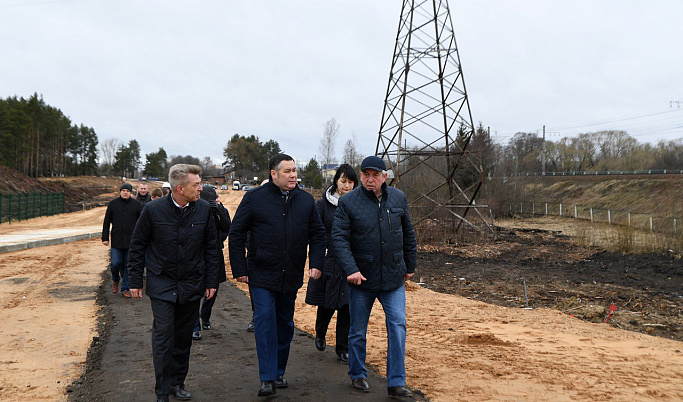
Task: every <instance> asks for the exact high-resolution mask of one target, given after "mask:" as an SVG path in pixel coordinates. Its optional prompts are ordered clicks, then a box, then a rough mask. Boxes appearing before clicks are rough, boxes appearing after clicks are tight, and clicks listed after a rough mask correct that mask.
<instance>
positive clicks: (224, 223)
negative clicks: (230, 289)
mask: <svg viewBox="0 0 683 402" xmlns="http://www.w3.org/2000/svg"><path fill="white" fill-rule="evenodd" d="M211 215H212V216H213V221H214V223H215V224H216V235H217V238H216V241H217V242H218V243H217V244H218V247H217V248H218V274H217V277H216V278H217V279H218V283H223V282H225V281H227V280H228V277H227V275H226V274H225V256H224V255H223V247H225V239H227V238H228V233H229V232H230V212H228V210H227V209H225V207H224V206H223V205H221V204H217V205H216V206H213V205H212V206H211Z"/></svg>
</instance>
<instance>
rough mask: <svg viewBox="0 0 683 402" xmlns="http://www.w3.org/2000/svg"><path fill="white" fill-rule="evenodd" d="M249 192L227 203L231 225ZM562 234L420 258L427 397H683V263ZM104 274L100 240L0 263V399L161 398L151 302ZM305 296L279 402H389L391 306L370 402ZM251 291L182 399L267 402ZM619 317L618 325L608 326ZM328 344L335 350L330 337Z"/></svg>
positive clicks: (86, 219)
mask: <svg viewBox="0 0 683 402" xmlns="http://www.w3.org/2000/svg"><path fill="white" fill-rule="evenodd" d="M242 194H243V193H242V192H237V191H224V192H222V194H221V199H222V200H223V201H224V204H225V205H226V206H227V207H228V209H229V210H230V212H231V215H234V212H235V209H236V207H237V205H238V204H239V201H240V200H241V196H242ZM111 196H112V197H113V196H115V193H113V194H111ZM103 214H104V208H95V209H91V210H86V211H81V212H75V213H71V214H62V215H58V216H52V217H44V218H35V219H31V220H28V221H23V222H18V223H12V224H2V225H0V239H1V238H3V236H5V235H9V234H14V235H15V236H16V235H18V234H21V233H31V232H32V231H36V230H40V229H45V230H48V229H55V228H70V229H73V228H77V227H84V228H88V230H90V229H89V228H92V227H96V226H98V225H99V224H101V222H102V217H103ZM558 225H561V223H557V222H555V221H532V222H528V221H521V222H505V223H502V225H501V226H504V227H505V228H501V229H499V234H500V236H499V239H498V240H496V241H493V242H486V243H485V244H461V245H459V246H458V247H454V248H451V247H449V248H444V247H441V246H437V245H421V246H420V252H419V256H418V268H417V274H416V276H415V277H414V278H413V281H411V282H410V283H408V284H407V319H408V343H407V350H406V370H407V382H408V384H407V385H408V386H409V387H410V388H411V389H413V390H416V391H417V394H418V397H420V395H424V397H425V398H428V399H430V400H462V401H488V400H497V401H513V400H514V401H518V400H526V401H536V400H537V401H544V400H582V401H596V400H598V401H626V400H628V401H631V400H653V401H654V400H658V401H660V400H671V401H674V400H681V399H683V343H681V334H680V332H681V331H680V330H681V311H682V310H683V309H682V308H681V307H682V306H681V300H682V297H681V296H682V295H681V289H683V264H682V263H681V260H680V259H678V258H677V257H676V256H669V255H655V254H646V255H629V254H626V255H622V254H615V253H607V252H604V251H601V250H596V249H591V248H588V247H584V246H579V245H577V244H575V243H574V242H572V240H571V239H570V238H568V237H567V236H565V235H564V234H563V231H562V229H561V227H559V226H558ZM107 265H108V249H107V247H105V246H104V245H102V243H101V242H100V240H99V239H97V238H94V239H90V240H80V241H75V242H70V243H65V244H58V245H51V246H44V247H37V248H30V249H25V250H19V251H11V252H6V253H3V254H0V306H1V309H0V350H3V353H2V357H1V358H0V360H1V361H0V364H2V367H3V370H2V371H0V396H2V397H3V398H4V399H7V400H29V399H31V400H69V399H70V400H87V401H95V400H97V401H101V400H103V401H110V400H111V401H114V400H120V399H130V400H143V399H145V398H147V399H148V400H150V399H151V398H152V397H153V387H154V373H153V370H152V366H151V347H150V346H149V344H150V339H149V338H150V333H151V313H150V311H149V299H147V298H143V299H142V300H129V299H123V298H121V296H120V295H118V294H117V295H113V294H111V292H109V291H108V289H109V285H110V280H109V279H108V274H107ZM228 269H229V268H228ZM228 276H231V275H230V273H229V272H228ZM524 284H526V296H525V293H524ZM305 289H306V287H305V286H304V288H302V289H301V291H300V294H299V297H298V299H297V310H296V314H295V324H296V326H297V332H296V335H295V340H294V342H293V345H292V351H291V364H290V366H289V368H288V371H287V378H288V380H289V381H290V387H289V388H287V389H284V390H278V394H277V395H278V396H277V398H278V399H280V400H349V399H367V400H377V399H384V398H386V391H385V390H384V387H385V385H386V383H385V382H384V380H383V379H382V377H381V376H382V375H383V374H384V373H385V367H386V366H385V359H386V333H385V330H384V317H383V313H382V311H381V306H380V305H379V304H377V305H376V306H375V309H374V310H373V315H372V317H371V322H370V327H369V330H368V362H369V364H370V365H371V367H372V368H373V370H374V373H376V375H374V374H373V376H372V378H371V387H372V392H371V393H370V394H361V395H359V394H356V393H355V391H353V389H351V386H350V381H349V378H348V376H347V375H346V369H345V367H344V365H341V364H339V363H338V362H337V361H336V360H335V356H334V352H333V351H332V350H331V349H333V348H331V347H328V349H327V350H326V351H325V352H318V351H317V350H315V348H314V346H313V339H312V337H311V334H312V333H313V332H314V329H313V328H314V322H315V308H314V307H312V306H308V305H305V304H304V303H303V300H304V292H305ZM247 292H248V290H247V289H246V288H245V287H244V286H243V285H241V284H237V283H235V282H233V281H229V282H228V283H225V284H223V285H221V290H220V293H219V296H218V299H217V304H216V307H215V308H214V314H215V315H216V316H215V318H214V319H213V320H212V323H213V324H214V327H215V329H212V330H211V331H204V332H203V336H204V338H203V339H202V340H201V341H198V342H196V343H195V344H194V345H193V349H192V357H191V366H190V375H189V376H188V380H187V384H186V385H187V387H188V389H189V390H190V391H192V392H193V393H194V397H193V400H196V401H202V400H242V399H246V400H249V399H251V400H256V399H257V398H256V391H257V390H258V375H257V372H258V365H257V361H256V356H255V349H254V339H253V334H251V333H248V332H246V330H245V329H246V325H247V323H248V322H249V318H250V312H249V302H248V298H247ZM611 305H614V306H616V311H615V312H614V313H613V314H612V315H611V316H610V317H609V320H607V321H608V322H607V323H605V320H606V319H607V315H608V314H609V307H610V306H611ZM333 323H334V320H333ZM327 342H328V344H330V345H333V344H334V325H332V328H330V331H329V333H328V336H327Z"/></svg>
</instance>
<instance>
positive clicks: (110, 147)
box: [100, 138, 119, 166]
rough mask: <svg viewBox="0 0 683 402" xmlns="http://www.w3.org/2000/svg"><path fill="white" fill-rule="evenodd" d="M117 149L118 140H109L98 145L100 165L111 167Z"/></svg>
mask: <svg viewBox="0 0 683 402" xmlns="http://www.w3.org/2000/svg"><path fill="white" fill-rule="evenodd" d="M118 149H119V140H118V138H109V139H106V140H104V141H102V142H101V143H100V151H102V152H101V153H100V155H101V156H102V159H101V160H100V162H101V163H103V164H106V165H109V166H112V165H113V164H114V161H115V160H116V151H118Z"/></svg>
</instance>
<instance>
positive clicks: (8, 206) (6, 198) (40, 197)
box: [0, 193, 64, 223]
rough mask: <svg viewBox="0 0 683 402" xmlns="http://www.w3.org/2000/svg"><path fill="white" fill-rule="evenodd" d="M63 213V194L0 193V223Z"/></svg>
mask: <svg viewBox="0 0 683 402" xmlns="http://www.w3.org/2000/svg"><path fill="white" fill-rule="evenodd" d="M61 213H64V193H17V194H2V193H0V223H3V222H9V223H11V222H12V221H13V220H15V221H21V220H26V219H30V218H35V217H38V216H47V215H56V214H61Z"/></svg>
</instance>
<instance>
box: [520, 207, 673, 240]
mask: <svg viewBox="0 0 683 402" xmlns="http://www.w3.org/2000/svg"><path fill="white" fill-rule="evenodd" d="M510 213H513V214H520V215H554V216H564V217H567V218H574V219H583V220H589V221H591V222H598V223H606V224H608V225H622V226H629V227H633V228H636V229H641V230H647V231H650V232H659V233H664V234H670V235H674V236H678V235H679V234H681V230H683V227H680V226H681V223H683V222H681V220H680V219H679V218H678V217H675V216H662V215H658V214H647V213H637V212H630V211H624V210H618V209H609V208H596V207H592V206H586V205H577V204H571V203H561V202H531V201H517V202H515V203H512V204H510Z"/></svg>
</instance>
